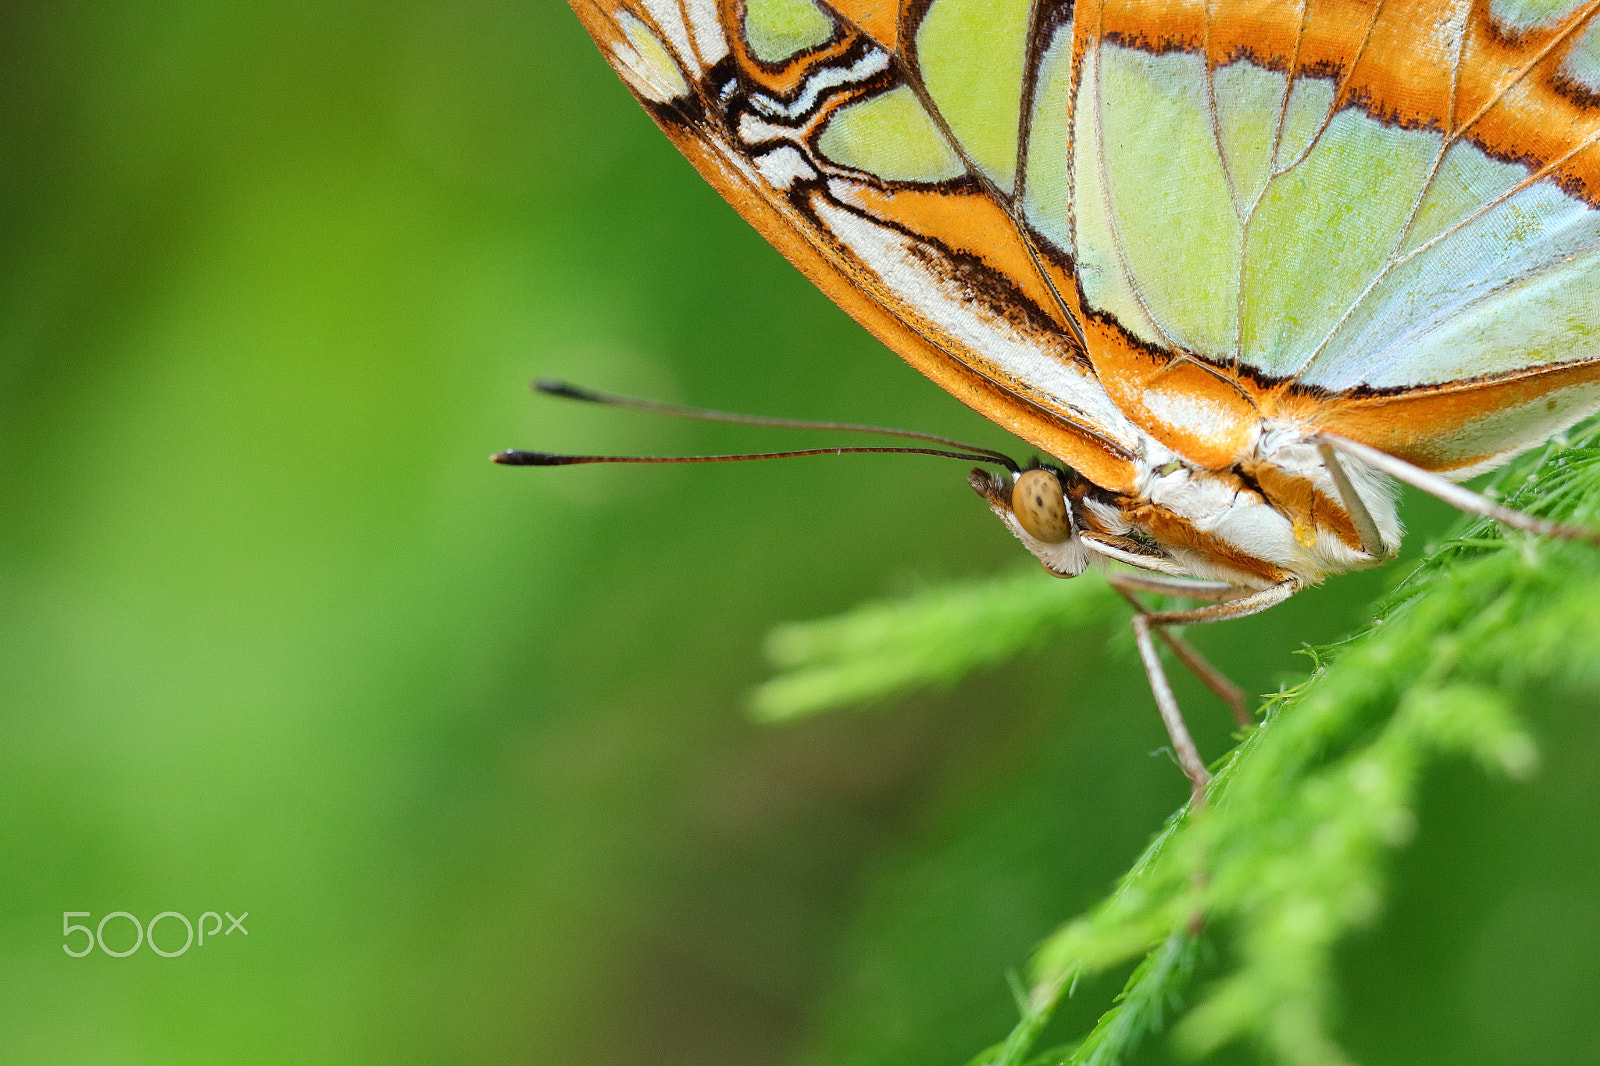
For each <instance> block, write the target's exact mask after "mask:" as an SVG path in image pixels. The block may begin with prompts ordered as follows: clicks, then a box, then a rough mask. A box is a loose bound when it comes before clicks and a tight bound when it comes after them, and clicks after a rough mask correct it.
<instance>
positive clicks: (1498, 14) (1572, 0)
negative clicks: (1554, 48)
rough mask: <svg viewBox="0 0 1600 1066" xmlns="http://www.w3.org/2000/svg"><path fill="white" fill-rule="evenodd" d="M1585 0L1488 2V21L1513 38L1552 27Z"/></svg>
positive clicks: (1492, 0) (1493, 0)
mask: <svg viewBox="0 0 1600 1066" xmlns="http://www.w3.org/2000/svg"><path fill="white" fill-rule="evenodd" d="M1586 2H1587V0H1489V19H1490V21H1492V22H1493V23H1494V24H1495V26H1496V27H1497V28H1498V29H1500V30H1501V32H1503V33H1507V34H1510V35H1512V36H1515V35H1516V34H1519V33H1527V32H1528V31H1529V30H1536V29H1540V28H1542V27H1546V26H1553V25H1555V24H1556V23H1558V22H1560V21H1561V20H1562V19H1564V18H1566V17H1567V16H1568V15H1570V14H1572V13H1573V12H1574V11H1576V10H1578V9H1579V8H1580V7H1582V6H1583V5H1584V4H1585V3H1586Z"/></svg>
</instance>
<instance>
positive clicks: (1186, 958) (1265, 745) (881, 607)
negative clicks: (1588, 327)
mask: <svg viewBox="0 0 1600 1066" xmlns="http://www.w3.org/2000/svg"><path fill="white" fill-rule="evenodd" d="M1497 486H1498V487H1499V488H1500V489H1502V490H1504V489H1508V488H1509V489H1510V490H1512V491H1510V492H1509V493H1508V502H1509V503H1510V504H1511V505H1513V506H1515V507H1518V508H1520V509H1523V510H1526V511H1530V512H1533V513H1538V514H1544V515H1548V516H1551V517H1557V518H1568V519H1574V520H1577V521H1579V522H1584V523H1587V524H1590V525H1593V524H1595V518H1596V513H1597V511H1600V508H1597V506H1596V504H1597V502H1600V430H1597V429H1596V428H1594V427H1590V428H1588V429H1587V430H1584V431H1582V432H1578V433H1575V434H1574V435H1573V439H1572V440H1571V441H1563V442H1557V443H1554V444H1552V445H1550V446H1548V447H1547V448H1545V449H1543V450H1542V451H1540V452H1538V453H1536V454H1534V455H1532V456H1530V457H1527V458H1525V459H1524V460H1522V461H1521V462H1519V463H1517V464H1515V465H1514V466H1513V467H1512V468H1511V469H1510V470H1509V471H1507V472H1506V473H1505V474H1503V475H1502V476H1501V477H1500V478H1499V479H1498V480H1497ZM1466 526H1467V528H1466V529H1465V531H1464V534H1463V535H1462V536H1460V537H1459V538H1457V539H1455V540H1452V541H1450V542H1448V543H1446V544H1444V545H1442V546H1440V547H1438V548H1437V549H1435V550H1433V551H1432V552H1430V553H1429V555H1428V556H1427V557H1426V558H1425V559H1424V560H1423V561H1422V563H1421V564H1420V565H1418V566H1417V567H1416V568H1415V569H1414V570H1413V571H1412V572H1411V573H1410V574H1409V575H1406V576H1405V578H1404V580H1403V581H1402V582H1401V583H1400V585H1399V587H1398V588H1397V589H1396V590H1395V591H1394V592H1393V593H1392V594H1390V595H1389V596H1388V597H1387V598H1386V599H1385V600H1384V601H1383V602H1381V603H1380V604H1379V605H1378V606H1377V607H1376V608H1375V610H1374V613H1373V617H1372V621H1371V622H1370V624H1369V625H1368V626H1367V628H1366V629H1365V630H1364V631H1363V632H1361V633H1359V634H1358V635H1356V636H1354V637H1352V638H1350V639H1348V640H1346V641H1344V642H1342V643H1340V644H1338V645H1335V646H1332V647H1327V648H1321V649H1317V650H1315V651H1314V652H1312V656H1313V660H1314V663H1315V668H1314V670H1313V672H1312V674H1311V676H1310V677H1309V678H1307V679H1306V680H1305V681H1304V682H1302V683H1300V684H1298V685H1296V686H1294V687H1293V688H1292V689H1289V690H1287V691H1284V692H1281V693H1279V694H1278V695H1276V696H1274V697H1273V698H1271V699H1270V700H1269V701H1268V702H1267V705H1266V707H1265V708H1264V710H1263V714H1262V718H1261V721H1260V724H1259V725H1258V726H1257V727H1255V728H1254V729H1252V730H1250V731H1249V732H1248V734H1246V735H1245V736H1244V737H1243V739H1242V740H1241V742H1240V743H1239V744H1238V746H1237V747H1235V748H1234V750H1232V751H1231V752H1229V753H1228V754H1227V755H1226V756H1225V757H1224V758H1222V759H1221V760H1220V761H1219V763H1218V765H1217V766H1216V767H1215V768H1214V769H1215V774H1216V776H1215V780H1214V781H1213V783H1212V785H1211V788H1210V790H1209V793H1208V802H1207V805H1206V806H1205V807H1204V808H1203V809H1201V810H1198V811H1195V810H1188V809H1186V810H1183V811H1180V812H1178V813H1177V814H1176V815H1175V816H1174V817H1173V819H1172V820H1171V821H1170V822H1169V824H1168V825H1167V826H1166V827H1165V828H1164V829H1163V830H1162V831H1161V832H1160V833H1159V834H1158V835H1157V836H1156V837H1155V838H1154V840H1153V841H1152V842H1151V844H1150V845H1149V846H1148V848H1147V849H1146V850H1145V852H1144V853H1143V855H1142V856H1141V857H1140V858H1139V860H1138V861H1137V862H1136V863H1135V864H1134V866H1133V867H1132V868H1131V869H1130V870H1129V871H1128V872H1127V873H1126V874H1124V875H1123V877H1122V878H1121V880H1120V881H1119V883H1118V884H1117V886H1116V887H1115V889H1114V890H1113V891H1112V893H1111V894H1110V895H1109V896H1108V897H1107V898H1105V899H1104V900H1103V901H1102V902H1100V903H1099V904H1098V905H1096V906H1095V907H1093V908H1091V909H1090V910H1089V911H1088V912H1087V913H1085V914H1083V915H1082V916H1080V917H1078V918H1076V919H1074V920H1073V921H1071V922H1069V923H1067V924H1066V925H1065V926H1063V927H1062V928H1061V929H1059V930H1058V931H1057V932H1056V933H1055V934H1054V935H1053V936H1051V937H1050V938H1049V939H1048V940H1047V941H1046V942H1045V944H1044V945H1043V946H1042V947H1041V948H1040V949H1039V951H1038V953H1037V955H1036V957H1035V959H1034V963H1033V967H1032V982H1031V987H1030V989H1029V990H1028V991H1027V993H1026V994H1025V995H1024V996H1022V997H1019V998H1020V999H1021V1004H1022V1014H1023V1017H1022V1020H1021V1021H1020V1022H1019V1023H1018V1025H1017V1027H1016V1028H1015V1030H1014V1031H1013V1032H1012V1034H1011V1035H1010V1037H1009V1038H1008V1039H1007V1040H1006V1041H1005V1042H1004V1043H1003V1044H1001V1045H998V1046H997V1047H996V1048H994V1049H991V1051H989V1052H986V1053H984V1054H983V1055H981V1056H979V1058H978V1059H977V1060H975V1062H977V1063H980V1064H982V1066H1023V1064H1024V1063H1029V1062H1039V1063H1062V1064H1066V1063H1083V1064H1088V1063H1093V1064H1097V1066H1103V1064H1108V1063H1114V1062H1121V1061H1125V1059H1126V1057H1127V1056H1128V1055H1129V1054H1130V1053H1131V1051H1132V1050H1133V1048H1134V1047H1135V1046H1136V1045H1137V1043H1138V1041H1139V1039H1140V1038H1141V1037H1142V1036H1143V1035H1144V1034H1145V1033H1146V1032H1148V1031H1150V1030H1152V1029H1154V1028H1157V1027H1159V1026H1160V1024H1161V1021H1162V1017H1163V1014H1164V1012H1165V1011H1166V1010H1167V1009H1168V1008H1169V1007H1170V1006H1171V1005H1172V1004H1173V1003H1175V1002H1176V1001H1177V999H1178V997H1179V995H1180V993H1181V992H1182V991H1183V990H1184V987H1185V986H1186V984H1187V983H1188V981H1189V978H1190V975H1191V973H1192V971H1193V969H1194V959H1195V952H1196V950H1197V944H1198V938H1197V936H1196V935H1195V934H1196V933H1197V932H1199V931H1200V930H1201V929H1202V928H1203V929H1204V930H1206V933H1205V935H1206V936H1209V937H1211V938H1214V939H1215V940H1217V941H1218V942H1219V946H1220V948H1221V949H1222V951H1223V954H1224V956H1225V957H1226V958H1227V959H1228V960H1229V968H1228V970H1227V972H1225V973H1224V974H1223V975H1222V976H1221V977H1220V979H1218V980H1216V981H1215V982H1214V983H1212V984H1210V985H1209V986H1208V987H1205V988H1203V989H1201V990H1200V994H1199V996H1198V1001H1197V1003H1196V1004H1195V1005H1194V1006H1193V1007H1192V1008H1191V1009H1189V1010H1188V1012H1187V1014H1185V1015H1184V1016H1183V1017H1182V1018H1181V1020H1180V1021H1179V1022H1178V1024H1177V1026H1176V1028H1175V1031H1174V1040H1175V1042H1176V1044H1177V1046H1178V1048H1179V1050H1180V1051H1182V1052H1184V1053H1185V1054H1186V1055H1187V1056H1189V1057H1193V1058H1198V1057H1202V1056H1204V1055H1206V1054H1208V1053H1210V1052H1212V1051H1214V1050H1215V1049H1217V1048H1219V1047H1221V1046H1222V1045H1224V1044H1227V1043H1230V1042H1235V1041H1248V1042H1251V1043H1254V1044H1255V1045H1256V1046H1258V1047H1259V1048H1260V1049H1261V1050H1262V1051H1263V1052H1264V1053H1266V1055H1267V1056H1268V1058H1269V1059H1270V1060H1272V1061H1277V1062H1282V1063H1286V1064H1294V1066H1332V1064H1337V1063H1342V1062H1344V1061H1346V1060H1345V1056H1344V1055H1343V1053H1342V1051H1341V1049H1340V1048H1339V1047H1338V1046H1337V1044H1336V1043H1335V1042H1334V1040H1333V1038H1332V1037H1331V1035H1330V1016H1331V1013H1332V1010H1333V1004H1334V1000H1335V981H1334V977H1333V972H1332V955H1333V951H1334V949H1335V946H1336V945H1337V944H1338V942H1339V941H1340V939H1341V937H1343V936H1344V935H1345V934H1346V933H1348V932H1349V931H1350V930H1351V929H1353V928H1355V927H1357V926H1359V925H1361V924H1362V923H1364V922H1367V921H1368V920H1370V919H1371V918H1372V916H1373V915H1374V914H1375V913H1376V912H1377V911H1378V909H1379V908H1380V906H1381V904H1382V901H1383V895H1384V890H1385V881H1386V854H1387V853H1388V852H1389V850H1390V849H1392V848H1394V847H1395V846H1397V845H1400V844H1403V843H1405V842H1406V841H1407V840H1408V839H1409V838H1410V837H1411V835H1412V834H1413V832H1414V830H1415V825H1416V814H1415V802H1416V797H1417V791H1418V785H1419V781H1420V778H1421V776H1422V774H1423V772H1424V771H1425V769H1426V768H1427V767H1428V766H1429V764H1430V763H1431V762H1432V761H1434V760H1436V759H1438V758H1439V757H1441V756H1450V755H1455V756H1465V757H1468V758H1470V759H1473V760H1475V761H1477V762H1478V763H1479V764H1481V765H1482V766H1483V767H1484V768H1485V769H1486V770H1488V771H1490V772H1494V773H1501V774H1506V775H1510V776H1513V777H1520V776H1524V775H1526V774H1528V773H1530V772H1531V771H1532V770H1533V769H1534V766H1535V764H1536V753H1535V748H1534V744H1533V741H1532V739H1531V738H1530V737H1529V736H1528V735H1527V734H1526V733H1525V732H1524V731H1523V730H1522V729H1521V728H1520V726H1519V724H1518V722H1517V714H1516V711H1517V708H1516V695H1517V693H1518V692H1520V691H1523V690H1525V689H1527V688H1528V687H1529V686H1530V685H1533V684H1535V683H1541V684H1558V685H1560V684H1573V683H1592V682H1594V681H1595V680H1596V677H1595V674H1596V665H1597V664H1600V613H1597V612H1596V611H1595V607H1594V603H1595V597H1596V592H1597V588H1600V553H1597V552H1596V550H1595V548H1594V547H1593V546H1592V545H1588V544H1582V543H1562V542H1553V541H1548V540H1539V539H1536V538H1532V537H1528V536H1526V535H1523V534H1518V533H1506V532H1502V531H1501V530H1500V529H1499V528H1498V527H1496V526H1494V525H1493V524H1492V523H1489V522H1485V521H1473V522H1471V523H1469V524H1466ZM1086 589H1093V590H1097V591H1086ZM1099 589H1100V585H1099V584H1098V583H1095V584H1093V585H1090V584H1089V583H1088V582H1087V581H1085V582H1079V583H1073V584H1070V585H1063V584H1061V583H1059V582H1051V581H1049V580H1048V579H1045V578H1042V577H1040V578H1035V579H1033V580H1029V581H1023V580H1020V579H1015V578H1012V579H1006V580H1003V581H996V582H994V583H992V584H990V585H988V586H966V587H962V588H959V589H955V590H951V591H948V592H943V593H928V594H924V595H922V596H919V597H917V598H914V599H912V600H909V601H906V602H903V603H900V604H875V605H872V606H870V607H865V608H862V609H861V610H859V611H857V612H855V613H853V614H849V615H846V616H844V617H842V618H839V619H833V620H828V621H823V622H819V623H813V624H811V625H806V626H791V627H788V628H786V629H784V630H782V631H780V632H779V633H778V634H777V635H775V637H774V641H773V646H772V648H773V652H774V658H775V659H776V660H777V661H778V662H780V663H781V664H782V665H784V666H786V667H788V668H790V669H791V670H792V671H794V672H793V673H791V674H789V675H787V676H785V677H780V678H779V679H778V680H776V681H773V682H770V683H769V684H768V686H767V687H766V688H765V689H764V690H763V692H762V694H761V696H760V697H759V698H758V706H759V707H761V708H762V709H763V711H764V712H765V713H766V714H767V715H768V716H771V717H776V716H781V715H782V714H796V713H801V712H804V711H810V710H816V709H820V708H822V707H825V706H834V705H838V704H842V703H845V702H849V701H850V700H852V699H856V698H860V697H864V696H869V695H870V696H875V697H881V696H884V695H887V694H889V693H891V692H893V691H895V690H897V689H904V688H909V687H911V686H912V685H916V684H926V683H942V684H947V683H949V682H951V681H953V680H954V679H955V678H956V677H958V676H960V675H961V674H962V673H965V672H966V671H968V670H971V669H973V668H975V667H978V666H981V665H986V664H990V663H994V662H997V661H999V660H1000V659H1002V658H1004V657H1005V656H1006V655H1007V654H1015V653H1017V652H1021V651H1024V650H1028V649H1031V648H1033V647H1035V646H1037V644H1038V643H1039V642H1040V641H1041V640H1042V639H1044V638H1045V637H1046V636H1048V635H1050V634H1052V633H1059V632H1061V631H1063V630H1065V629H1067V628H1071V627H1074V626H1082V625H1085V624H1088V623H1090V622H1095V621H1100V620H1103V619H1104V618H1106V617H1107V616H1108V614H1109V613H1110V612H1112V611H1113V610H1114V606H1113V604H1112V602H1111V599H1110V597H1109V595H1108V594H1107V593H1105V592H1103V591H1098V590H1099ZM1140 956H1143V959H1142V961H1141V962H1140V963H1139V965H1138V966H1137V967H1136V968H1135V970H1134V971H1133V973H1132V976H1131V977H1130V978H1129V980H1128V982H1127V985H1126V987H1125V988H1124V990H1123V992H1122V994H1121V996H1119V997H1118V1000H1117V1002H1116V1003H1115V1004H1114V1005H1113V1006H1112V1007H1111V1008H1110V1009H1109V1010H1108V1011H1106V1012H1105V1014H1104V1015H1102V1017H1101V1018H1100V1021H1099V1023H1098V1024H1097V1025H1096V1026H1095V1027H1094V1029H1093V1030H1092V1032H1091V1033H1090V1034H1089V1035H1088V1036H1087V1037H1086V1038H1084V1039H1083V1040H1082V1041H1081V1042H1080V1043H1078V1044H1077V1045H1076V1046H1074V1047H1072V1048H1069V1049H1066V1050H1064V1051H1060V1052H1052V1053H1048V1054H1046V1055H1044V1056H1043V1057H1039V1058H1032V1059H1030V1057H1029V1056H1030V1054H1031V1053H1032V1052H1031V1048H1032V1046H1033V1044H1034V1042H1035V1041H1036V1040H1037V1038H1038V1037H1039V1035H1040V1033H1041V1032H1042V1031H1043V1029H1044V1027H1045V1025H1046V1023H1047V1022H1048V1020H1049V1018H1050V1016H1051V1013H1052V1011H1053V1010H1054V1008H1055V1007H1056V1005H1057V1004H1058V1002H1059V1000H1060V999H1061V998H1062V996H1063V995H1065V994H1070V990H1071V989H1072V987H1073V986H1074V985H1075V984H1076V982H1077V981H1078V980H1079V979H1080V978H1082V977H1084V976H1086V975H1090V974H1095V973H1100V972H1103V971H1106V970H1108V969H1110V968H1112V967H1116V966H1118V965H1123V964H1126V963H1127V962H1128V961H1129V960H1132V959H1135V958H1138V957H1140Z"/></svg>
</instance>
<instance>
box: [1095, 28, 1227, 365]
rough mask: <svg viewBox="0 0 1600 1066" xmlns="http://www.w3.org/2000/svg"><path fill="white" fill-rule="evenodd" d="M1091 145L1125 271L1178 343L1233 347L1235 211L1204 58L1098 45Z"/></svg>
mask: <svg viewBox="0 0 1600 1066" xmlns="http://www.w3.org/2000/svg"><path fill="white" fill-rule="evenodd" d="M1100 82H1101V88H1100V95H1101V108H1102V112H1101V114H1102V118H1101V121H1102V124H1103V129H1102V131H1101V151H1102V152H1103V153H1104V158H1105V170H1106V176H1107V179H1108V181H1107V184H1108V188H1109V199H1110V203H1111V208H1112V216H1113V219H1114V224H1115V231H1116V234H1115V235H1116V237H1117V238H1118V239H1119V241H1120V244H1121V249H1122V254H1123V257H1124V259H1125V261H1126V263H1127V268H1128V272H1129V273H1130V274H1131V275H1132V278H1133V282H1134V284H1135V285H1136V286H1137V288H1138V291H1139V293H1140V294H1141V295H1142V296H1143V300H1144V305H1145V307H1146V308H1147V309H1148V311H1149V313H1150V316H1151V317H1152V318H1153V319H1154V320H1155V323H1156V325H1157V326H1158V327H1159V328H1160V329H1161V330H1162V332H1163V333H1165V334H1166V336H1167V337H1169V338H1170V339H1171V340H1172V341H1173V342H1174V343H1176V344H1177V345H1178V346H1180V347H1182V348H1185V349H1187V350H1189V351H1192V352H1197V353H1199V354H1202V355H1206V356H1209V357H1211V358H1214V359H1225V358H1228V357H1230V356H1231V355H1232V354H1233V348H1234V342H1235V331H1236V328H1237V323H1238V304H1239V300H1238V293H1239V290H1238V279H1239V255H1240V250H1241V246H1242V242H1243V233H1242V230H1241V226H1240V222H1239V216H1238V215H1237V214H1236V212H1235V208H1234V204H1233V197H1232V195H1231V193H1230V192H1229V188H1228V180H1227V175H1226V174H1225V173H1224V171H1223V168H1222V159H1221V157H1220V155H1219V154H1218V145H1217V137H1216V132H1215V129H1214V127H1213V126H1212V124H1211V113H1210V107H1209V104H1208V102H1207V91H1206V69H1205V60H1204V58H1203V57H1201V56H1197V55H1190V54H1188V53H1184V52H1173V53H1169V54H1167V55H1163V56H1153V55H1150V54H1149V53H1147V52H1142V51H1137V50H1135V49H1130V48H1122V47H1120V46H1116V45H1104V46H1102V47H1101V49H1100Z"/></svg>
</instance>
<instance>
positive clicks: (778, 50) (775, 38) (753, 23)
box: [744, 0, 837, 63]
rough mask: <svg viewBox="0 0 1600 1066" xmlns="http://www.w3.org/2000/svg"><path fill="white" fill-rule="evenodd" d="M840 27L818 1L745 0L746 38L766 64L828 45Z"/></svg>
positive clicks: (758, 57)
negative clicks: (817, 3)
mask: <svg viewBox="0 0 1600 1066" xmlns="http://www.w3.org/2000/svg"><path fill="white" fill-rule="evenodd" d="M836 29H837V27H835V26H834V23H833V19H832V18H830V17H829V16H828V14H827V13H826V12H825V11H823V10H822V9H821V8H820V7H818V6H817V5H816V3H815V2H814V0H745V5H744V37H745V41H746V42H748V43H749V45H750V51H751V52H752V53H754V55H755V57H756V58H757V59H759V60H761V61H762V62H763V63H782V62H783V61H785V60H787V59H789V58H790V57H791V56H794V55H798V54H799V53H801V52H804V51H807V50H808V49H812V48H817V47H820V46H822V45H824V44H827V43H828V41H829V40H830V39H831V38H832V37H833V35H834V32H835V30H836Z"/></svg>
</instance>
